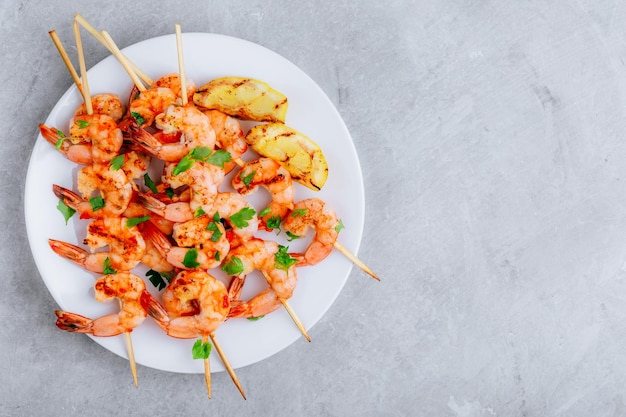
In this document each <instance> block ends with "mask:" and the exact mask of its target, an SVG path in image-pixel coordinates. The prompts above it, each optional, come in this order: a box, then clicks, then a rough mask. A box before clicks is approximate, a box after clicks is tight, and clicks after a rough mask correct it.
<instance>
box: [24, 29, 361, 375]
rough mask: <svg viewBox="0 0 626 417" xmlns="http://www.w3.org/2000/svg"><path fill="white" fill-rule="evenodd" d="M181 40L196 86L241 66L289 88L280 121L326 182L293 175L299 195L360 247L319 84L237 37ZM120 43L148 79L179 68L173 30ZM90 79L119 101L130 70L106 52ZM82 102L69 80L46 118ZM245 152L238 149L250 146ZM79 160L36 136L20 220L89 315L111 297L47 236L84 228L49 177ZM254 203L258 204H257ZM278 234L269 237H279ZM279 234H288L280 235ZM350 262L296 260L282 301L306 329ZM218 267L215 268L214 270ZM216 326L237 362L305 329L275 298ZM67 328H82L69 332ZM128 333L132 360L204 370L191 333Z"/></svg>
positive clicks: (112, 307) (54, 284)
mask: <svg viewBox="0 0 626 417" xmlns="http://www.w3.org/2000/svg"><path fill="white" fill-rule="evenodd" d="M183 49H184V58H185V70H186V71H185V72H186V74H187V76H188V77H189V79H191V80H193V81H194V82H195V83H196V84H197V85H198V86H200V85H202V84H204V83H206V82H208V81H209V80H211V79H213V78H217V77H222V76H227V75H239V76H248V77H253V78H256V79H260V80H263V81H265V82H268V83H269V84H270V85H271V86H273V87H274V88H276V89H277V90H279V91H281V92H283V93H284V94H285V95H286V96H287V97H288V100H289V110H288V113H287V120H286V124H288V125H290V126H292V127H294V128H296V129H297V130H300V131H301V132H303V133H305V134H307V135H308V136H309V137H311V138H312V139H313V140H315V141H316V142H317V143H318V144H319V145H320V146H321V148H322V149H323V151H324V154H325V156H326V158H327V161H328V165H329V176H328V180H327V183H326V185H325V186H324V188H323V189H322V190H321V191H320V192H317V193H316V192H313V191H310V190H308V189H306V188H305V187H302V186H300V185H296V200H301V199H304V198H308V197H313V196H316V197H319V198H322V199H324V200H325V201H326V202H327V203H328V204H329V205H330V206H331V207H333V208H334V209H335V210H336V212H337V214H338V216H339V217H340V218H341V219H342V221H343V223H344V224H345V226H346V228H345V229H344V230H342V232H341V233H340V236H339V240H340V242H341V243H343V244H344V245H345V246H346V247H347V248H348V249H350V250H351V251H352V252H353V253H357V250H358V247H359V243H360V240H361V235H362V232H363V221H364V195H363V180H362V175H361V168H360V165H359V161H358V158H357V155H356V151H355V148H354V144H353V142H352V139H351V137H350V134H349V132H348V130H347V129H346V127H345V124H344V123H343V121H342V119H341V117H340V115H339V113H338V112H337V110H336V109H335V107H334V106H333V104H332V102H331V101H330V100H329V99H328V97H327V96H326V95H325V94H324V92H323V91H322V90H321V89H320V88H319V86H318V85H317V84H315V82H314V81H313V80H311V79H310V78H309V77H308V76H307V75H306V74H305V73H304V72H303V71H302V70H300V69H299V68H298V67H296V66H295V65H293V64H292V63H291V62H289V61H287V60H286V59H285V58H283V57H281V56H280V55H278V54H276V53H274V52H272V51H270V50H268V49H266V48H264V47H261V46H259V45H256V44H253V43H250V42H247V41H244V40H241V39H236V38H232V37H227V36H221V35H215V34H205V33H185V34H184V35H183ZM124 53H125V54H126V55H127V56H128V57H129V58H130V59H131V60H132V61H133V62H134V63H135V64H137V65H138V66H139V67H140V68H141V69H142V70H143V71H144V72H146V73H147V74H148V75H149V76H150V77H152V78H153V79H157V78H158V77H160V76H162V75H165V74H168V73H173V72H178V63H177V53H176V40H175V36H174V35H167V36H162V37H158V38H153V39H149V40H146V41H143V42H139V43H137V44H135V45H132V46H129V47H127V48H125V49H124ZM59 65H61V63H59ZM89 85H90V90H91V93H92V94H98V93H104V92H113V93H116V94H118V95H119V96H120V98H122V100H123V101H125V100H126V99H127V97H128V93H129V91H130V89H131V87H132V83H131V81H130V79H129V77H128V76H127V75H126V73H125V72H124V70H123V69H122V67H121V65H119V63H118V62H117V60H115V59H114V58H113V57H112V56H110V57H108V58H106V59H104V60H103V61H102V62H100V63H98V64H97V65H95V66H94V67H93V68H91V70H89ZM81 102H82V101H81V98H80V95H79V94H78V91H77V89H76V88H75V86H72V87H71V88H70V89H69V90H68V91H67V92H66V93H65V94H64V95H63V97H61V99H60V100H59V101H58V103H57V104H56V106H55V107H54V108H53V109H52V112H51V113H50V115H49V116H48V118H47V120H46V121H45V123H46V124H47V125H51V126H55V127H58V128H60V129H62V130H64V131H67V130H66V129H67V126H68V122H69V119H70V117H71V115H72V113H73V112H74V110H75V109H76V107H77V106H78V105H80V104H81ZM249 152H250V153H249V154H246V155H244V157H243V159H252V158H253V157H254V156H255V155H253V154H252V153H251V151H249ZM78 168H79V167H78V166H77V165H76V164H74V163H72V162H69V161H68V160H66V159H65V158H64V157H63V156H62V155H61V154H60V153H59V152H57V151H56V150H55V149H54V147H53V146H51V145H50V144H49V143H48V142H46V141H45V140H44V139H43V138H42V137H41V136H39V137H38V138H37V142H36V143H35V147H34V149H33V152H32V155H31V160H30V163H29V167H28V176H27V179H26V189H25V198H24V202H25V212H26V226H27V231H28V239H29V242H30V246H31V250H32V252H33V256H34V258H35V262H36V264H37V267H38V269H39V272H40V274H41V276H42V278H43V280H44V282H45V284H46V286H47V287H48V290H49V291H50V293H51V294H52V296H53V297H54V299H55V300H56V301H57V303H58V304H59V307H60V308H61V309H63V310H66V311H71V312H75V313H78V314H82V315H84V316H87V317H100V316H102V315H105V314H109V313H111V312H114V311H116V304H117V303H98V302H97V301H95V299H94V295H93V281H94V277H95V276H94V274H92V273H90V272H86V271H85V270H83V269H82V268H80V267H79V266H77V265H74V264H72V263H71V262H69V261H67V260H65V259H62V258H60V257H59V256H57V255H56V254H55V253H54V252H52V250H51V249H50V247H49V246H48V239H49V238H54V239H58V240H63V241H67V242H70V243H73V244H78V245H81V242H82V240H83V238H84V234H85V230H86V224H87V222H88V221H87V220H80V219H78V216H74V217H73V218H72V219H70V221H69V223H68V225H66V224H65V221H64V219H63V216H62V215H61V213H60V212H58V211H57V209H56V205H57V203H58V200H57V199H56V197H55V196H54V194H53V193H52V184H59V185H61V186H64V187H67V188H71V189H75V180H76V171H77V170H78ZM223 189H224V190H225V189H226V187H223ZM264 194H265V192H264V190H261V191H259V192H257V194H256V195H255V197H253V201H252V203H253V204H254V205H255V206H257V205H260V204H263V203H264V200H263V199H264V198H267V197H266V196H265V195H264ZM259 207H260V206H259ZM259 207H257V209H260V208H262V207H260V208H259ZM268 236H269V237H275V236H274V234H264V235H263V236H262V237H265V238H267V237H268ZM280 238H281V236H278V237H276V239H277V240H279V239H280ZM280 243H282V244H285V243H286V242H285V241H282V240H281V241H280ZM304 244H306V242H305V241H302V242H298V241H294V242H291V243H289V245H290V250H294V251H295V250H298V249H302V245H304ZM351 269H352V264H351V263H350V262H349V261H348V260H347V259H345V258H344V257H343V256H341V255H340V254H339V253H337V252H336V251H334V252H333V253H332V254H331V255H330V256H329V257H328V258H327V259H326V260H324V261H323V262H322V263H320V264H318V265H316V266H314V267H308V268H299V269H298V286H297V288H296V290H295V293H294V295H293V297H292V298H291V299H290V301H289V303H290V304H291V306H292V308H293V310H294V311H295V312H296V314H297V315H298V317H299V318H300V320H301V321H302V323H303V324H304V326H305V327H306V328H307V329H310V328H311V327H312V326H313V325H314V324H315V323H316V322H317V321H318V320H319V319H320V318H321V317H322V316H323V315H324V313H325V312H326V311H327V310H328V309H329V308H330V306H331V305H332V304H333V302H334V300H335V299H336V297H337V295H338V294H339V292H340V291H341V289H342V288H343V286H344V284H345V282H346V279H347V277H348V275H349V274H350V271H351ZM136 272H137V274H138V275H140V276H142V277H145V275H144V272H145V268H144V269H141V268H139V269H137V270H136ZM212 272H215V271H212ZM216 275H219V271H218V272H217V273H216ZM220 278H222V279H224V277H220ZM249 278H250V279H249V280H248V281H249V282H246V286H245V287H244V289H245V292H244V296H245V295H250V294H251V293H253V292H254V291H255V290H257V289H258V288H261V287H262V286H263V285H265V284H264V283H263V282H262V277H255V276H251V277H249ZM146 284H147V286H148V287H149V288H151V291H152V293H153V294H155V295H157V296H158V294H159V292H158V291H157V290H156V289H154V288H153V286H152V284H151V283H150V282H149V281H148V280H147V279H146ZM54 319H55V317H54V314H53V312H52V311H51V312H50V322H51V323H52V322H54ZM215 335H216V338H217V340H218V341H219V342H220V344H221V345H222V348H223V350H224V353H225V354H226V356H227V357H228V359H229V361H230V363H231V365H232V366H233V367H234V368H239V367H242V366H246V365H250V364H253V363H255V362H258V361H260V360H263V359H265V358H267V357H269V356H271V355H273V354H275V353H277V352H279V351H280V350H282V349H284V348H286V347H287V346H289V345H290V344H291V343H293V342H294V341H296V340H298V339H299V338H301V337H302V335H301V334H300V332H299V330H298V329H297V328H296V326H295V325H294V323H293V322H292V321H291V319H290V318H289V316H288V314H287V313H286V311H284V309H282V308H281V309H280V310H277V311H276V312H274V313H272V314H270V315H268V316H266V317H264V318H262V319H260V320H257V321H249V320H245V319H236V320H229V321H227V322H226V323H225V324H224V325H222V326H221V327H220V328H219V329H218V330H217V331H216V333H215ZM66 336H67V337H81V336H80V335H78V334H70V333H68V334H67V335H66ZM93 340H95V341H96V342H97V343H99V344H100V345H102V346H103V347H105V348H106V349H108V350H110V351H112V352H114V353H116V354H118V355H120V356H122V357H124V358H127V353H126V347H125V342H124V336H114V337H100V338H97V337H94V338H93ZM132 340H133V345H134V351H135V359H136V361H137V363H139V364H142V365H145V366H149V367H151V368H156V369H161V370H166V371H172V372H181V373H202V372H203V365H202V361H199V360H193V359H192V357H191V346H192V345H193V343H194V340H180V339H174V338H170V337H168V336H166V335H165V334H164V333H163V332H162V331H161V330H160V329H159V328H158V327H157V326H156V324H155V323H154V322H153V321H152V320H151V319H147V320H146V321H145V322H144V323H143V324H142V325H141V326H139V327H138V328H137V329H135V330H134V331H133V332H132ZM307 348H308V346H307V345H306V344H302V346H301V349H302V354H303V355H305V354H306V349H307ZM211 370H212V371H222V370H224V367H223V365H222V363H221V361H220V360H219V357H218V356H217V355H215V354H212V355H211Z"/></svg>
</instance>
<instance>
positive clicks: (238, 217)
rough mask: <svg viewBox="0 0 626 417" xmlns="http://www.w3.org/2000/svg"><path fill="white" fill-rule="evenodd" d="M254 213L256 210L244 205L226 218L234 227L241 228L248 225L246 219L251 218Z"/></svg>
mask: <svg viewBox="0 0 626 417" xmlns="http://www.w3.org/2000/svg"><path fill="white" fill-rule="evenodd" d="M255 214H256V211H255V210H254V209H253V208H251V207H244V208H242V209H241V210H239V211H238V212H237V213H235V214H233V215H232V216H229V217H228V218H229V219H230V221H231V223H232V224H233V225H234V226H235V227H237V228H239V229H243V228H244V227H248V224H249V223H248V220H252V218H254V215H255Z"/></svg>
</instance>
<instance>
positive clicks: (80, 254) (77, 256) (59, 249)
mask: <svg viewBox="0 0 626 417" xmlns="http://www.w3.org/2000/svg"><path fill="white" fill-rule="evenodd" d="M48 244H49V245H50V248H51V249H52V250H53V251H54V253H56V254H57V255H59V256H61V257H63V258H65V259H67V260H70V261H72V262H74V263H75V264H77V265H80V266H84V265H85V262H86V260H87V256H89V252H87V251H86V250H85V249H83V248H80V247H78V246H75V245H72V244H71V243H67V242H62V241H60V240H55V239H48Z"/></svg>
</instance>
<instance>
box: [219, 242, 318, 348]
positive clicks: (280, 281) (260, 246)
mask: <svg viewBox="0 0 626 417" xmlns="http://www.w3.org/2000/svg"><path fill="white" fill-rule="evenodd" d="M284 250H286V248H284V247H280V246H279V245H278V243H276V242H273V241H269V240H268V241H265V240H262V239H258V238H252V239H249V240H247V241H246V242H244V243H243V244H242V245H240V246H237V247H236V248H234V249H233V250H231V251H230V252H229V254H228V256H227V257H226V259H225V260H224V265H223V266H222V270H223V271H224V272H226V273H227V274H229V275H231V276H232V277H233V278H232V280H231V284H230V286H229V296H230V297H231V299H233V301H232V304H233V306H232V308H231V311H230V313H229V314H228V317H230V318H238V317H240V318H244V317H245V318H250V317H260V316H263V315H265V314H269V313H271V312H273V311H274V310H276V309H277V308H279V307H280V305H281V304H282V305H283V306H284V307H285V309H286V310H287V312H288V313H289V316H290V317H291V318H292V320H293V321H294V323H295V324H296V326H297V327H298V329H299V330H300V332H301V333H302V335H303V336H304V337H305V338H306V340H308V341H309V342H310V341H311V338H310V337H309V335H308V334H307V332H306V329H305V328H304V326H303V325H302V322H301V321H300V320H299V319H298V317H297V316H296V314H295V313H294V312H293V310H292V309H291V307H290V306H289V304H288V303H287V299H289V298H290V297H291V295H292V294H293V291H294V289H295V287H296V283H297V275H296V268H295V263H296V261H295V259H293V258H291V257H290V256H289V255H288V254H287V253H286V252H284ZM255 269H256V270H259V271H261V273H262V274H263V276H264V277H265V279H266V280H267V283H268V284H269V286H270V287H269V288H267V289H265V290H263V291H262V292H261V293H259V294H257V295H256V296H254V297H252V298H251V299H250V300H248V301H241V300H239V294H240V293H241V290H242V288H243V284H244V281H245V279H246V276H247V275H248V274H249V273H250V272H252V271H253V270H255Z"/></svg>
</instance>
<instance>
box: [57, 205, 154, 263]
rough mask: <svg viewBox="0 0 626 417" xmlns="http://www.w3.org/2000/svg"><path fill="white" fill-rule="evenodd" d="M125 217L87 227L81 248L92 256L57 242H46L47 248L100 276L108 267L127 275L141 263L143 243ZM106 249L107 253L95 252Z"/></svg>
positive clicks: (95, 222) (112, 218) (134, 227)
mask: <svg viewBox="0 0 626 417" xmlns="http://www.w3.org/2000/svg"><path fill="white" fill-rule="evenodd" d="M127 220H128V219H126V218H124V217H107V218H103V219H96V220H94V221H92V222H91V223H89V226H88V227H87V236H86V238H85V240H84V242H83V243H84V244H86V245H88V246H89V247H90V249H91V252H89V251H87V250H85V249H83V248H81V247H79V246H76V245H73V244H71V243H67V242H62V241H59V240H54V239H49V240H48V244H49V245H50V248H51V249H52V250H53V251H54V252H55V253H56V254H57V255H59V256H61V257H63V258H65V259H68V260H70V261H72V262H74V263H75V264H77V265H79V266H82V267H83V268H85V269H87V270H88V271H92V272H96V273H103V272H105V270H106V269H107V267H109V268H112V269H114V270H116V271H130V270H131V269H133V268H134V267H136V266H137V265H138V264H139V262H140V261H141V260H142V259H143V256H144V254H145V251H146V243H145V240H144V238H143V236H142V235H141V232H140V231H139V229H138V228H137V226H132V227H128V224H127ZM105 246H108V247H109V250H108V251H102V252H94V251H95V250H96V249H99V248H102V247H105Z"/></svg>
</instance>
